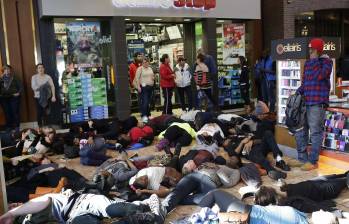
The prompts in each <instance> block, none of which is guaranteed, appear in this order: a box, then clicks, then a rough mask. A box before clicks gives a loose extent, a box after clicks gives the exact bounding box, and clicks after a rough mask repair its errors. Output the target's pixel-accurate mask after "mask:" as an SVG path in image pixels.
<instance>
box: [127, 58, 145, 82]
mask: <svg viewBox="0 0 349 224" xmlns="http://www.w3.org/2000/svg"><path fill="white" fill-rule="evenodd" d="M142 63H143V54H142V53H141V52H136V53H135V54H134V55H133V62H132V63H131V64H130V66H129V68H128V69H129V75H130V77H129V81H130V86H131V87H132V88H137V86H133V80H134V79H135V77H136V72H137V69H138V68H139V67H140V66H141V65H142Z"/></svg>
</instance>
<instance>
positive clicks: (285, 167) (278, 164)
mask: <svg viewBox="0 0 349 224" xmlns="http://www.w3.org/2000/svg"><path fill="white" fill-rule="evenodd" d="M276 167H277V168H280V169H282V170H283V171H290V170H291V169H290V167H289V166H288V165H287V164H286V163H285V161H283V160H281V161H279V162H276Z"/></svg>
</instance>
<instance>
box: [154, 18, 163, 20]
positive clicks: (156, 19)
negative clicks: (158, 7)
mask: <svg viewBox="0 0 349 224" xmlns="http://www.w3.org/2000/svg"><path fill="white" fill-rule="evenodd" d="M154 20H155V21H161V20H162V19H160V18H156V19H154Z"/></svg>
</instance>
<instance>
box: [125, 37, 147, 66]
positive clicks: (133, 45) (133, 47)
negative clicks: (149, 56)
mask: <svg viewBox="0 0 349 224" xmlns="http://www.w3.org/2000/svg"><path fill="white" fill-rule="evenodd" d="M137 52H141V53H142V54H145V49H144V41H143V40H141V39H139V40H128V41H127V58H128V63H129V64H130V63H132V62H133V55H134V54H135V53H137Z"/></svg>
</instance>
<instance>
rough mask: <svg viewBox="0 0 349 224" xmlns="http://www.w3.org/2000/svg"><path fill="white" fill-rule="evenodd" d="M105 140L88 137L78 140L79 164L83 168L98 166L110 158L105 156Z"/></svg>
mask: <svg viewBox="0 0 349 224" xmlns="http://www.w3.org/2000/svg"><path fill="white" fill-rule="evenodd" d="M106 153H107V146H106V144H105V140H104V139H103V138H100V137H93V136H89V137H88V139H82V140H80V151H79V155H80V163H81V164H82V165H85V166H99V165H101V164H102V163H103V162H104V161H106V160H107V159H109V158H110V157H109V156H107V155H106Z"/></svg>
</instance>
